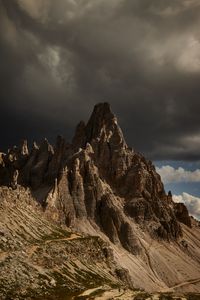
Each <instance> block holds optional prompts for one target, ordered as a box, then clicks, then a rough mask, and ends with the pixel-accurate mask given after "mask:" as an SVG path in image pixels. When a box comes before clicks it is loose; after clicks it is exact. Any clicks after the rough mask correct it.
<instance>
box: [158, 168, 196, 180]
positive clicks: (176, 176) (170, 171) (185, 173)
mask: <svg viewBox="0 0 200 300" xmlns="http://www.w3.org/2000/svg"><path fill="white" fill-rule="evenodd" d="M156 171H157V172H158V173H159V174H160V176H161V178H162V181H163V182H164V183H176V182H200V169H197V170H195V171H190V170H185V169H184V168H182V167H178V168H177V169H176V168H174V167H172V166H169V165H167V166H162V167H160V168H159V167H157V168H156Z"/></svg>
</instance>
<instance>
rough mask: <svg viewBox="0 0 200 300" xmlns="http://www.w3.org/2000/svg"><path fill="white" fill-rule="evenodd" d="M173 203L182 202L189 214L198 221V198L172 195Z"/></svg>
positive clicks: (185, 194) (199, 200)
mask: <svg viewBox="0 0 200 300" xmlns="http://www.w3.org/2000/svg"><path fill="white" fill-rule="evenodd" d="M173 200H174V201H175V202H182V203H184V204H185V205H186V207H187V208H188V211H189V213H190V214H191V215H192V216H193V217H195V218H196V219H198V220H200V198H199V197H195V196H192V195H190V194H188V193H182V195H173Z"/></svg>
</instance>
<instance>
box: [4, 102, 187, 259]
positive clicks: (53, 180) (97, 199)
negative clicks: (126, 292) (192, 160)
mask: <svg viewBox="0 0 200 300" xmlns="http://www.w3.org/2000/svg"><path fill="white" fill-rule="evenodd" d="M0 184H1V185H8V186H11V187H12V188H13V189H14V188H15V187H16V186H17V184H20V185H23V186H28V187H30V188H31V190H32V192H33V195H38V194H39V195H40V197H38V199H40V200H39V201H40V202H41V204H42V205H43V207H44V209H45V212H46V214H47V215H48V217H50V218H51V217H52V218H53V219H55V220H56V221H58V222H61V223H65V224H67V225H68V226H72V227H73V226H75V225H76V220H79V219H81V220H84V219H85V220H86V219H87V220H89V221H90V222H91V224H93V225H94V226H97V227H98V228H100V230H102V231H103V232H104V233H105V234H106V235H107V236H108V237H109V239H110V240H111V241H112V242H113V243H120V244H121V245H122V246H123V247H124V248H126V249H127V250H128V251H130V252H132V253H138V252H139V251H140V245H139V243H138V241H137V236H136V234H135V232H134V224H138V225H139V226H142V228H144V229H145V230H146V231H148V232H149V233H150V234H151V235H152V237H154V238H160V239H168V240H176V239H177V238H179V237H180V236H181V235H182V231H181V227H180V224H179V221H180V222H182V220H183V219H184V220H185V219H187V224H188V225H189V226H190V224H189V221H188V220H189V219H190V218H189V216H188V211H187V209H186V208H184V209H183V208H180V207H177V206H175V205H174V204H173V201H172V199H171V198H170V197H169V196H167V195H166V194H165V191H164V187H163V184H162V182H161V178H160V176H159V175H158V174H157V173H156V171H155V167H154V166H153V165H152V163H151V162H150V161H148V160H146V159H145V157H144V156H142V155H141V154H140V153H137V152H135V151H134V150H133V149H131V148H129V147H128V146H127V144H126V142H125V140H124V137H123V134H122V131H121V129H120V127H119V125H118V123H117V118H116V116H115V115H114V114H113V113H112V112H111V110H110V106H109V104H107V103H100V104H98V105H96V106H95V108H94V111H93V113H92V115H91V117H90V119H89V121H88V123H87V124H85V123H84V122H80V123H79V125H78V126H77V128H76V132H75V136H74V138H73V140H72V143H71V144H67V143H66V142H65V140H64V139H63V138H62V137H58V138H57V142H56V145H55V146H54V147H52V146H51V145H50V144H49V143H48V141H47V140H44V141H43V142H42V143H41V144H40V145H37V144H36V143H34V145H33V147H32V149H31V150H29V149H28V145H27V142H26V141H24V142H23V143H22V144H21V146H20V147H14V148H13V149H10V150H9V151H8V153H7V154H1V156H0ZM41 195H42V196H41ZM36 198H37V197H36ZM182 213H183V214H184V216H183V215H182Z"/></svg>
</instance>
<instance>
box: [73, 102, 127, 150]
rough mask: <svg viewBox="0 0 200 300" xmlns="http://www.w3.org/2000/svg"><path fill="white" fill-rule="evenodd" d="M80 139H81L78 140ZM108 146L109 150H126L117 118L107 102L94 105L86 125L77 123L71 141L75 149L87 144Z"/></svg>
mask: <svg viewBox="0 0 200 300" xmlns="http://www.w3.org/2000/svg"><path fill="white" fill-rule="evenodd" d="M80 137H81V138H80ZM97 142H98V144H105V143H107V144H109V146H111V148H115V150H116V148H127V145H126V142H125V140H124V137H123V133H122V131H121V128H120V127H119V125H118V122H117V117H116V116H115V115H114V114H113V112H112V111H111V108H110V104H109V103H107V102H104V103H98V104H96V105H95V107H94V109H93V112H92V114H91V117H90V118H89V121H88V123H87V124H86V125H85V124H84V123H83V122H81V123H79V124H78V126H77V128H76V133H75V136H74V139H73V145H75V146H76V148H79V147H83V148H84V147H85V145H86V144H87V143H92V144H94V143H97Z"/></svg>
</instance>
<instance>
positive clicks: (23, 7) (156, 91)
mask: <svg viewBox="0 0 200 300" xmlns="http://www.w3.org/2000/svg"><path fill="white" fill-rule="evenodd" d="M0 3H1V4H0V5H1V7H0V51H1V64H0V80H1V98H0V99H1V115H2V116H1V119H0V130H1V132H0V133H1V143H2V145H1V146H2V147H4V146H5V145H6V146H7V145H8V144H9V141H10V142H11V143H13V142H16V141H17V139H19V138H20V137H22V138H23V137H24V136H30V138H31V139H32V138H41V137H42V136H44V135H45V136H47V137H49V138H50V139H51V138H52V136H53V135H54V134H57V133H59V132H60V133H62V134H63V135H65V136H66V137H67V138H69V137H70V136H71V135H72V132H73V127H74V126H75V124H76V123H77V122H78V121H79V119H82V118H84V119H87V117H88V115H89V113H90V111H91V110H92V107H93V105H94V104H95V103H97V102H99V101H109V102H110V103H111V105H112V107H113V110H114V111H115V112H116V114H117V115H118V116H119V119H120V124H121V125H122V127H123V129H124V132H125V135H126V138H127V140H128V143H129V144H130V145H131V146H134V147H135V148H136V149H137V150H140V151H142V152H144V153H146V154H147V155H148V156H150V157H151V158H153V159H188V160H189V159H194V160H196V159H199V156H200V151H199V149H200V121H199V114H200V104H199V95H200V84H199V81H200V40H199V38H200V26H199V25H200V5H199V1H198V0H197V1H195V0H173V1H172V0H165V1H164V0H109V1H106V0H98V1H92V0H84V1H80V0H79V1H77V0H59V1H53V0H37V1H34V0H1V2H0Z"/></svg>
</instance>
